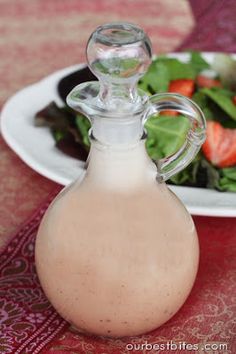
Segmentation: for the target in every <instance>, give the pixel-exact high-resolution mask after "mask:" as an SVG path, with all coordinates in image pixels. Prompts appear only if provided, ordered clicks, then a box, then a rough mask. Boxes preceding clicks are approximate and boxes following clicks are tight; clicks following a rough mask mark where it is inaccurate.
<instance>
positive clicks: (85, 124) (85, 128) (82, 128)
mask: <svg viewBox="0 0 236 354" xmlns="http://www.w3.org/2000/svg"><path fill="white" fill-rule="evenodd" d="M75 123H76V126H77V128H78V130H79V132H80V135H81V137H82V142H83V144H84V145H85V146H86V147H90V141H89V136H88V132H89V129H90V127H91V124H90V121H89V120H88V118H86V117H85V116H83V115H82V114H76V117H75Z"/></svg>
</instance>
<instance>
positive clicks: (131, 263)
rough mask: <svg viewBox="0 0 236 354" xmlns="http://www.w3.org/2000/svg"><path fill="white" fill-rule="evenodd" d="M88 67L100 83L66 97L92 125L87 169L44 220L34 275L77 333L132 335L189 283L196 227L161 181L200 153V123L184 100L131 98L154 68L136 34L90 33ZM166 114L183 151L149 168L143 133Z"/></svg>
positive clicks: (160, 318) (118, 29)
mask: <svg viewBox="0 0 236 354" xmlns="http://www.w3.org/2000/svg"><path fill="white" fill-rule="evenodd" d="M87 58H88V64H89V67H90V69H91V70H92V72H93V73H94V74H95V75H96V76H97V77H98V79H99V81H98V82H87V83H83V84H80V85H78V86H77V87H75V88H74V89H73V90H72V92H71V93H70V94H69V96H68V104H69V105H70V106H71V107H72V108H74V109H75V110H78V111H79V112H82V113H83V114H85V115H86V116H87V117H88V118H89V120H90V121H91V124H92V128H91V132H90V140H91V149H90V154H89V158H88V161H87V169H86V171H85V173H84V175H83V176H81V177H80V178H79V179H78V180H77V181H75V182H74V183H72V184H71V185H70V186H69V187H67V188H65V189H64V190H63V191H62V192H61V193H60V194H59V195H58V196H57V197H56V199H55V200H54V201H53V203H52V204H51V205H50V207H49V208H48V210H47V212H46V213H45V215H44V217H43V220H42V222H41V225H40V227H39V231H38V235H37V239H36V267H37V272H38V276H39V279H40V282H41V284H42V287H43V289H44V291H45V294H46V295H47V297H48V299H49V300H50V301H51V303H52V304H53V306H54V307H55V308H56V310H57V311H58V312H59V313H60V314H61V315H62V316H63V317H64V318H65V319H66V320H68V321H69V322H70V323H71V324H73V325H74V326H75V327H76V328H77V329H78V330H82V331H86V332H90V333H93V334H96V335H104V336H112V337H120V336H128V335H138V334H142V333H145V332H148V331H150V330H153V329H155V328H157V327H158V326H160V325H161V324H163V323H164V322H166V321H167V320H168V319H169V318H171V317H172V316H173V315H174V314H175V313H176V312H177V311H178V310H179V308H180V307H181V306H182V304H183V303H184V301H185V300H186V298H187V296H188V294H189V292H190V290H191V288H192V285H193V283H194V280H195V277H196V273H197V268H198V258H199V247H198V238H197V234H196V230H195V227H194V223H193V221H192V218H191V216H190V215H189V213H188V212H187V210H186V209H185V207H184V206H183V204H182V203H181V202H180V200H179V199H178V198H177V197H176V196H175V195H174V194H173V193H172V192H171V191H170V190H169V189H168V187H167V186H166V184H165V180H167V179H168V178H169V177H170V176H172V175H173V174H175V173H177V172H178V171H180V170H181V169H183V168H184V167H185V166H186V165H187V164H189V163H190V162H191V160H192V159H193V158H194V156H195V155H196V154H197V152H198V151H199V149H200V146H201V144H202V143H203V141H204V139H205V119H204V116H203V114H202V112H201V110H200V109H199V108H198V107H197V105H196V104H194V103H193V102H192V101H190V100H189V99H187V98H185V97H183V96H180V95H177V94H170V93H165V94H157V95H154V96H152V97H148V96H147V95H146V94H144V93H143V92H141V91H140V90H138V89H137V82H138V80H139V79H140V77H141V76H142V75H144V73H145V72H146V71H147V69H148V66H149V65H150V63H151V58H152V55H151V44H150V40H149V38H148V37H147V35H146V34H145V33H144V32H143V31H142V30H141V29H140V28H139V27H137V26H135V25H133V24H129V23H111V24H107V25H104V26H100V27H98V28H97V30H96V31H95V32H94V33H93V34H92V35H91V37H90V39H89V41H88V45H87ZM157 80H158V78H157ZM171 109H172V110H177V111H178V112H180V113H182V114H184V115H185V116H186V117H187V118H188V119H189V122H190V127H189V131H188V134H187V137H186V141H185V143H184V145H183V146H182V147H181V148H180V149H179V150H178V151H177V152H175V153H174V154H172V155H171V156H168V157H166V158H164V159H161V160H158V161H151V160H150V159H149V157H148V155H147V153H146V149H145V139H146V133H145V131H144V123H145V121H146V120H147V119H148V118H149V117H150V116H151V115H153V114H158V113H159V112H161V111H163V110H171ZM173 119H174V118H173Z"/></svg>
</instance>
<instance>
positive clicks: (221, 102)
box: [200, 87, 236, 120]
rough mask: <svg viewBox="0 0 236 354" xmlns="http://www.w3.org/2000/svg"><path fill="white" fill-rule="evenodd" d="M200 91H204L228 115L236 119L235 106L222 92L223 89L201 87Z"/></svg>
mask: <svg viewBox="0 0 236 354" xmlns="http://www.w3.org/2000/svg"><path fill="white" fill-rule="evenodd" d="M200 92H202V93H204V94H205V95H206V96H207V97H209V98H210V99H211V100H212V101H213V102H214V103H216V104H217V105H218V106H219V107H220V108H221V109H222V110H223V111H224V112H226V113H227V114H228V116H229V117H230V118H232V119H234V120H236V106H235V105H234V104H233V102H232V99H231V98H230V97H229V96H228V94H227V95H226V94H225V93H224V90H223V91H222V90H221V89H218V88H216V87H214V88H210V89H209V88H203V89H201V90H200ZM227 92H228V91H227Z"/></svg>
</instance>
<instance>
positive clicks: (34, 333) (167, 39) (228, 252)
mask: <svg viewBox="0 0 236 354" xmlns="http://www.w3.org/2000/svg"><path fill="white" fill-rule="evenodd" d="M193 2H194V1H193ZM223 2H224V1H222V3H223ZM195 3H196V1H195ZM213 3H217V1H214V0H211V4H213ZM229 3H231V6H232V4H233V1H231V0H229V2H228V4H229ZM201 4H203V2H202V1H201ZM209 4H210V3H209ZM217 6H218V5H217ZM205 10H206V9H205ZM221 10H222V8H221ZM214 11H215V15H216V13H217V11H216V10H214ZM205 12H206V11H205ZM229 12H230V13H231V14H233V11H228V12H227V15H225V18H226V20H227V21H226V22H230V21H229V18H230V16H229ZM225 13H226V12H225ZM108 19H109V21H111V20H128V21H131V22H135V23H138V24H139V25H140V26H141V27H143V28H144V29H145V30H146V31H147V32H148V34H149V35H150V37H151V39H152V42H153V46H154V51H155V52H156V53H158V52H167V51H172V50H174V49H175V48H176V47H178V46H180V45H181V43H182V42H183V41H184V39H186V40H185V42H184V44H183V46H182V47H185V48H186V47H188V48H189V47H190V44H191V43H193V44H194V46H195V48H198V49H201V44H202V45H203V44H204V49H207V48H208V47H207V44H206V41H205V42H204V38H203V37H200V38H201V41H198V42H195V41H193V40H194V38H196V37H191V36H190V37H188V34H189V33H190V31H191V29H192V27H193V24H194V20H193V17H192V15H191V12H190V7H189V5H188V3H187V2H186V1H184V0H182V1H178V2H177V1H175V0H148V1H144V0H126V1H124V0H91V1H88V0H86V1H85V0H68V1H64V0H47V1H43V0H34V1H32V0H21V1H19V0H1V2H0V34H1V36H0V75H1V80H0V104H3V102H4V101H5V100H6V99H7V98H8V97H9V96H11V95H12V94H13V93H14V92H15V91H16V90H18V89H20V88H22V87H24V86H25V85H27V84H30V83H32V82H35V81H37V80H38V79H40V78H42V77H43V76H45V75H47V74H49V73H51V72H52V71H54V70H56V69H59V68H62V67H65V66H68V65H72V64H74V63H78V62H81V61H84V58H85V57H84V50H85V44H86V41H87V38H88V36H89V34H90V33H91V31H92V30H93V29H94V28H95V27H96V26H97V25H98V24H101V23H104V22H107V20H108ZM203 20H204V21H205V22H204V23H206V20H205V19H203ZM221 23H222V22H221ZM230 26H232V25H230ZM226 27H227V28H228V27H229V26H225V28H226ZM230 28H231V29H232V27H230ZM230 28H229V31H230ZM231 32H232V31H231ZM211 38H212V39H214V36H213V35H212V37H211ZM227 38H229V36H228V37H227ZM231 42H232V41H231ZM231 42H230V43H231ZM209 43H210V44H212V43H213V41H210V42H209V41H208V46H209ZM226 43H227V41H226ZM228 43H229V41H228ZM210 49H211V48H210ZM60 188H61V187H60V186H58V185H56V184H55V183H53V182H51V181H49V180H47V179H45V178H43V177H41V176H40V175H38V174H37V173H36V172H34V171H33V170H31V169H30V168H28V167H27V166H26V165H25V164H24V163H23V162H21V160H20V159H19V158H18V157H17V156H16V155H15V154H14V153H13V152H12V151H10V149H9V148H8V147H7V146H6V145H5V143H4V142H3V140H2V139H1V138H0V246H2V251H1V252H0V353H23V354H25V353H38V352H41V353H48V354H49V353H55V354H61V353H84V354H89V353H100V354H101V353H103V354H109V353H114V354H118V353H129V352H135V353H142V352H145V351H144V350H136V351H128V349H126V345H127V344H128V343H129V344H133V345H135V344H136V345H138V344H143V343H145V342H147V343H149V344H150V343H165V344H167V343H168V342H170V341H173V342H175V343H179V342H182V343H183V342H187V343H192V344H199V348H200V345H202V344H204V343H208V344H211V343H212V344H213V345H215V347H212V349H211V350H208V351H203V350H201V349H199V351H195V352H201V353H204V352H207V353H232V354H233V353H235V352H236V343H235V337H236V327H235V317H236V311H235V308H236V299H235V293H236V289H235V275H236V270H235V259H236V257H235V256H236V254H235V236H236V221H235V219H234V220H233V219H227V218H222V219H220V218H207V217H204V218H203V217H195V219H194V220H195V223H196V226H197V229H198V232H199V237H200V245H201V262H200V269H199V273H198V277H197V281H196V284H195V286H194V288H193V291H192V293H191V295H190V297H189V298H188V300H187V302H186V303H185V305H184V307H183V308H182V309H181V310H180V311H179V313H178V314H177V315H176V316H174V318H172V319H171V320H170V321H169V322H168V323H167V324H165V325H164V326H162V327H161V328H159V329H158V330H156V331H154V332H152V333H150V334H147V335H145V336H140V337H137V338H127V339H117V340H112V339H104V338H95V337H88V336H85V335H82V334H78V333H76V332H75V331H74V329H73V328H71V327H69V326H68V324H67V323H66V322H65V321H64V320H62V319H61V318H60V317H59V316H58V315H57V314H56V313H55V312H54V310H53V308H52V307H51V306H50V304H49V303H48V302H47V300H46V298H45V296H44V294H43V292H42V290H41V287H40V285H39V283H38V279H37V276H36V273H35V267H34V239H35V233H36V230H37V226H38V223H39V222H40V219H41V216H42V214H43V212H44V211H45V208H46V206H47V203H48V200H49V198H50V197H49V195H54V194H55V193H56V192H57V191H58V190H60ZM33 210H36V212H35V213H34V214H33V216H31V217H30V215H31V214H32V212H33ZM24 220H27V221H26V223H25V224H24V226H22V223H23V221H24ZM4 245H5V246H4ZM3 246H4V247H3ZM220 344H227V346H228V349H218V350H215V351H214V350H213V349H216V346H217V345H220ZM147 348H148V347H147ZM218 348H219V346H218ZM146 352H147V353H158V352H162V353H172V352H173V353H178V352H189V351H184V350H182V351H178V350H177V351H174V350H173V351H171V350H170V349H166V350H164V351H157V350H155V349H153V350H149V349H147V350H146Z"/></svg>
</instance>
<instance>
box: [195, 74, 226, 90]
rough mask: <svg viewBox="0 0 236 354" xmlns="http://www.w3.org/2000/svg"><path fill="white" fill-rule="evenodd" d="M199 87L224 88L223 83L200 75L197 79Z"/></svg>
mask: <svg viewBox="0 0 236 354" xmlns="http://www.w3.org/2000/svg"><path fill="white" fill-rule="evenodd" d="M197 85H198V86H199V87H207V88H211V87H222V85H221V82H220V81H219V80H216V79H211V78H210V77H206V76H203V75H198V77H197Z"/></svg>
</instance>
